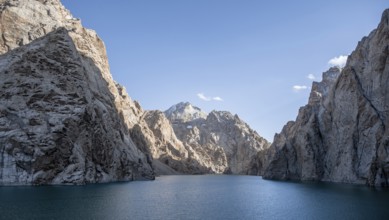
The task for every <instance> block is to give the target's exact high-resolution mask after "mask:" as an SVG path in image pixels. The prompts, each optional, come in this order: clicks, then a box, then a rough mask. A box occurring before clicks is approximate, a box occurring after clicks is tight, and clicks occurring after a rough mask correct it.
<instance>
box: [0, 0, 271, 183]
mask: <svg viewBox="0 0 389 220" xmlns="http://www.w3.org/2000/svg"><path fill="white" fill-rule="evenodd" d="M0 24H1V30H0V31H1V36H2V37H1V39H0V54H2V55H1V56H0V77H1V78H2V80H1V82H0V88H1V90H0V165H1V166H0V184H1V185H41V184H87V183H100V182H111V181H128V180H137V179H154V177H155V172H156V173H157V174H180V173H181V174H207V173H233V174H257V173H258V172H259V171H258V170H259V169H260V168H259V167H258V163H257V160H255V159H254V158H255V156H256V155H257V153H258V151H259V150H262V149H264V148H266V147H267V146H268V143H267V142H266V140H264V139H263V138H261V137H259V135H258V134H256V132H255V131H253V130H251V129H250V128H249V127H248V126H247V124H245V123H244V122H242V121H241V120H240V119H239V118H238V117H237V116H232V115H231V114H230V113H228V112H212V113H210V114H209V115H208V114H205V113H203V112H201V110H199V109H198V108H195V107H191V105H190V104H185V106H184V107H185V108H186V107H190V108H192V110H193V109H194V112H190V113H189V114H187V113H188V112H187V111H186V110H185V111H184V112H181V111H180V109H179V108H178V107H179V106H176V107H177V109H176V110H175V111H167V112H165V113H163V112H160V111H145V110H143V109H142V107H141V106H140V104H139V103H138V102H136V101H133V100H132V99H131V98H130V97H129V95H128V94H127V92H126V90H125V88H124V87H122V86H121V85H119V84H118V83H116V82H115V81H114V80H113V79H112V76H111V73H110V70H109V64H108V59H107V55H106V50H105V46H104V43H103V42H102V40H101V39H100V38H99V37H98V36H97V34H96V33H95V32H94V31H92V30H89V29H85V28H84V27H83V26H82V25H81V21H80V20H79V19H76V18H74V17H73V16H72V15H71V14H70V12H69V11H67V10H66V9H65V8H64V7H63V6H62V4H61V2H60V1H59V0H53V1H46V0H20V1H16V0H1V1H0ZM181 113H184V114H181ZM197 113H198V114H199V115H196V114H197ZM187 116H189V118H186V117H187ZM197 119H201V120H204V121H202V122H201V124H198V123H200V121H196V120H197ZM182 123H187V124H188V125H186V124H185V125H184V124H182ZM189 124H191V125H190V126H191V127H189ZM173 125H174V126H173ZM182 126H184V127H182ZM182 129H183V130H182ZM230 135H233V136H231V137H230ZM257 141H258V142H257Z"/></svg>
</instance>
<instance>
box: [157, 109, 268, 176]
mask: <svg viewBox="0 0 389 220" xmlns="http://www.w3.org/2000/svg"><path fill="white" fill-rule="evenodd" d="M165 115H166V117H167V118H168V119H169V120H170V121H171V123H172V125H173V129H174V132H175V134H176V135H177V137H178V139H179V140H180V141H182V143H183V144H184V146H186V148H187V149H189V152H194V153H195V154H197V155H198V156H199V158H200V163H201V164H203V165H205V166H206V167H209V168H210V169H211V170H212V172H214V173H231V174H251V175H256V174H258V173H260V172H261V170H262V163H258V161H257V159H256V158H258V154H259V153H260V152H261V151H263V150H265V149H267V148H268V146H269V143H268V142H267V141H266V140H265V139H264V138H262V137H260V136H259V135H258V134H257V133H256V132H255V131H254V130H252V129H251V128H250V127H249V126H248V125H247V124H246V123H245V122H243V121H242V120H241V119H240V118H239V117H238V116H237V115H232V114H231V113H229V112H225V111H212V112H211V113H209V114H206V113H204V112H202V111H201V109H199V108H197V107H195V106H192V105H191V104H190V103H179V104H177V105H175V106H172V107H171V108H170V109H168V110H167V111H165Z"/></svg>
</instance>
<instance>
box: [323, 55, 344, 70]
mask: <svg viewBox="0 0 389 220" xmlns="http://www.w3.org/2000/svg"><path fill="white" fill-rule="evenodd" d="M347 58H348V56H343V55H341V56H338V57H334V58H332V59H331V60H330V61H328V64H329V65H330V66H337V67H340V68H343V67H344V66H345V65H346V62H347Z"/></svg>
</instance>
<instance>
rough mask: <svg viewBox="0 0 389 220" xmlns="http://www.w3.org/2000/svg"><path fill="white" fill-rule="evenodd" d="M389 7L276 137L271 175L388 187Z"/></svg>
mask: <svg viewBox="0 0 389 220" xmlns="http://www.w3.org/2000/svg"><path fill="white" fill-rule="evenodd" d="M388 85H389V9H388V10H386V11H385V12H384V13H383V16H382V19H381V22H380V24H379V25H378V27H377V29H376V30H374V31H373V32H371V33H370V35H369V36H368V37H365V38H363V39H362V40H361V41H360V42H359V43H358V46H357V48H356V50H355V51H354V52H353V53H352V54H351V55H350V56H349V58H348V61H347V64H346V66H345V67H344V69H343V70H342V71H341V72H340V73H339V72H338V71H337V70H336V69H331V70H330V71H329V72H327V73H325V74H324V75H323V81H322V82H321V83H314V85H313V87H312V93H311V97H310V99H309V103H308V105H307V106H305V107H303V108H301V109H300V111H299V114H298V117H297V119H296V121H295V122H289V123H288V124H287V125H286V126H285V127H284V129H283V130H282V132H281V133H280V134H277V135H276V136H275V140H274V143H273V144H272V147H271V149H272V150H273V153H272V154H271V158H270V162H269V165H268V166H267V169H266V172H265V175H264V177H265V178H269V179H297V180H321V181H331V182H345V183H358V184H367V185H370V186H388V180H389V179H388V178H389V175H388V174H389V153H388V152H389V130H388V125H389V121H388V120H389V104H388V103H389V91H388V90H389V86H388Z"/></svg>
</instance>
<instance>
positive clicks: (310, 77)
mask: <svg viewBox="0 0 389 220" xmlns="http://www.w3.org/2000/svg"><path fill="white" fill-rule="evenodd" d="M307 78H308V79H310V80H315V79H316V77H315V75H313V74H309V75H308V76H307Z"/></svg>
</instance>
